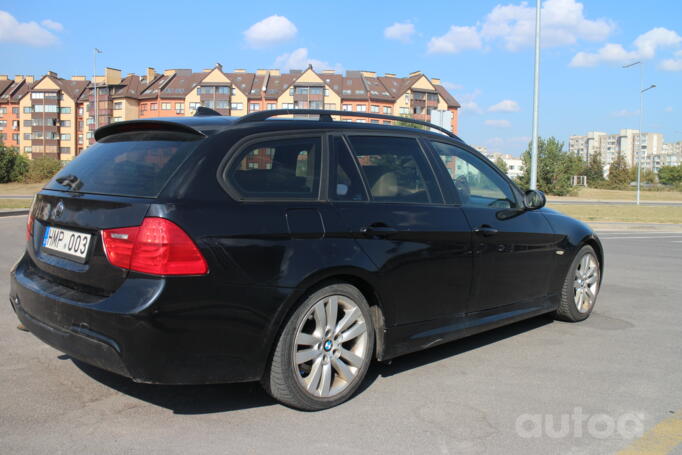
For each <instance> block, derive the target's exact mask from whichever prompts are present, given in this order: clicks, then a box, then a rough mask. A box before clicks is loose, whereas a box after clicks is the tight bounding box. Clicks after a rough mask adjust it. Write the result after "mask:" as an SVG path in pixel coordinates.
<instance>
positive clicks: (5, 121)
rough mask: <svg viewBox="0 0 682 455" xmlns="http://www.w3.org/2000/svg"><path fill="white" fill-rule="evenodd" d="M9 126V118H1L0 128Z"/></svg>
mask: <svg viewBox="0 0 682 455" xmlns="http://www.w3.org/2000/svg"><path fill="white" fill-rule="evenodd" d="M5 127H7V120H0V130H4V129H5Z"/></svg>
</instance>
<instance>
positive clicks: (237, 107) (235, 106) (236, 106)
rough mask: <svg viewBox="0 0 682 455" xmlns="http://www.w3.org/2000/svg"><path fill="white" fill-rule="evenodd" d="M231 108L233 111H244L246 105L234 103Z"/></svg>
mask: <svg viewBox="0 0 682 455" xmlns="http://www.w3.org/2000/svg"><path fill="white" fill-rule="evenodd" d="M231 108H232V110H233V111H241V110H242V109H244V103H232V104H231Z"/></svg>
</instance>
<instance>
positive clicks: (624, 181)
mask: <svg viewBox="0 0 682 455" xmlns="http://www.w3.org/2000/svg"><path fill="white" fill-rule="evenodd" d="M630 182H631V180H630V171H629V170H628V163H627V162H626V161H625V157H624V156H623V154H622V153H620V152H618V155H616V159H615V160H613V162H612V163H611V165H610V166H609V183H611V184H612V185H614V186H621V187H622V186H626V185H628V184H629V183H630Z"/></svg>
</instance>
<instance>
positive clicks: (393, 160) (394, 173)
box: [349, 136, 441, 203]
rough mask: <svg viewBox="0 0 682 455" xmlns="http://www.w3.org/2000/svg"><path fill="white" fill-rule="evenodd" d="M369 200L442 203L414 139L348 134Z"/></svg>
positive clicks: (424, 159)
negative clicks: (369, 195)
mask: <svg viewBox="0 0 682 455" xmlns="http://www.w3.org/2000/svg"><path fill="white" fill-rule="evenodd" d="M349 139H350V142H351V146H352V147H353V153H355V156H356V158H357V161H358V163H359V164H360V168H361V169H362V173H363V175H364V178H365V181H366V183H367V188H369V191H370V194H371V196H372V200H374V201H377V202H414V203H427V202H441V198H440V195H439V193H438V190H437V187H436V186H435V182H434V179H433V176H432V174H431V170H430V169H429V166H428V163H427V162H426V158H425V157H424V155H423V153H422V151H421V148H420V147H419V144H418V143H417V141H416V140H415V139H412V138H403V137H389V136H351V137H350V138H349Z"/></svg>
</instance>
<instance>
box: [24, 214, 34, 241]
mask: <svg viewBox="0 0 682 455" xmlns="http://www.w3.org/2000/svg"><path fill="white" fill-rule="evenodd" d="M31 237H33V213H32V212H28V219H27V220H26V240H31Z"/></svg>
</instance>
